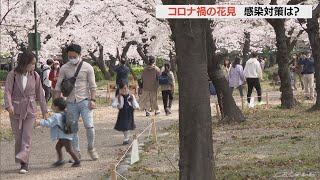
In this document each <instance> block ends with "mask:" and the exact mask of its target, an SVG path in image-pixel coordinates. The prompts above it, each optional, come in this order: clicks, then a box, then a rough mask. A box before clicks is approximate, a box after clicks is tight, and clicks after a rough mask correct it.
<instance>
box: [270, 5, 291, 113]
mask: <svg viewBox="0 0 320 180" xmlns="http://www.w3.org/2000/svg"><path fill="white" fill-rule="evenodd" d="M290 2H291V1H290ZM290 2H289V3H290ZM289 3H288V4H289ZM270 4H271V5H277V0H271V3H270ZM267 22H268V23H269V24H270V25H271V26H272V27H273V29H274V31H275V33H276V41H277V43H276V46H277V63H278V66H279V69H278V74H279V77H280V80H281V85H280V91H281V107H282V108H286V109H292V108H294V107H295V106H296V104H297V101H296V99H295V98H294V97H293V90H292V87H291V80H290V73H289V50H288V45H287V36H286V30H285V19H267Z"/></svg>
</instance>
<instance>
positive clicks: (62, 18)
mask: <svg viewBox="0 0 320 180" xmlns="http://www.w3.org/2000/svg"><path fill="white" fill-rule="evenodd" d="M73 5H74V0H71V1H70V2H69V6H70V7H69V9H71V7H72V6H73ZM69 9H66V10H65V11H64V14H63V16H62V17H61V18H60V19H59V21H58V23H57V25H56V27H58V26H62V25H63V23H64V22H65V21H66V19H67V18H68V16H69V15H70V12H71V10H69Z"/></svg>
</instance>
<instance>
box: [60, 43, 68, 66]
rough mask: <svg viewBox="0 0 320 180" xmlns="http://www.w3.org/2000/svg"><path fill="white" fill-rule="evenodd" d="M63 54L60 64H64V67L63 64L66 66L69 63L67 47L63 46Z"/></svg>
mask: <svg viewBox="0 0 320 180" xmlns="http://www.w3.org/2000/svg"><path fill="white" fill-rule="evenodd" d="M61 54H62V55H61V58H62V62H60V63H62V65H63V64H66V63H67V62H68V61H69V59H68V53H67V45H63V46H62V47H61Z"/></svg>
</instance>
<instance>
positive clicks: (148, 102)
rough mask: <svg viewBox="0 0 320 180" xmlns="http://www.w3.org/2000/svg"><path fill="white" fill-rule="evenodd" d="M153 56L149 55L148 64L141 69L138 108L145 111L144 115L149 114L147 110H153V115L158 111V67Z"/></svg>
mask: <svg viewBox="0 0 320 180" xmlns="http://www.w3.org/2000/svg"><path fill="white" fill-rule="evenodd" d="M154 63H155V58H154V57H153V56H150V57H149V63H148V65H147V66H146V67H145V68H144V69H143V71H142V77H141V79H142V83H143V88H142V95H141V97H140V100H139V104H140V108H141V109H144V110H145V111H146V116H149V115H150V113H149V110H151V111H155V115H158V114H159V113H160V112H159V111H158V110H159V107H158V102H157V96H158V87H159V83H158V78H159V76H160V69H159V68H158V67H157V66H156V65H155V64H154Z"/></svg>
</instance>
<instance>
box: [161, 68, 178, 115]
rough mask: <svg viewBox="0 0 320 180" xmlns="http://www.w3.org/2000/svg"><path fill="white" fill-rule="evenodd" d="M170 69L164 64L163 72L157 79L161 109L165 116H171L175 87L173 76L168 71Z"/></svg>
mask: <svg viewBox="0 0 320 180" xmlns="http://www.w3.org/2000/svg"><path fill="white" fill-rule="evenodd" d="M170 69H171V67H170V64H169V63H166V64H164V71H163V72H162V73H161V75H160V77H159V84H160V86H161V91H162V101H163V107H164V111H165V112H166V115H169V114H171V106H172V101H173V94H174V87H175V80H174V75H173V72H172V71H170Z"/></svg>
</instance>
